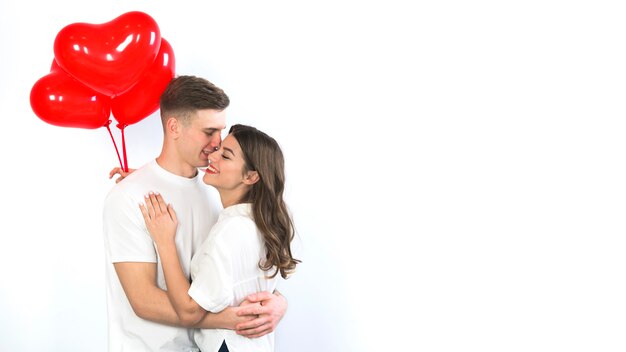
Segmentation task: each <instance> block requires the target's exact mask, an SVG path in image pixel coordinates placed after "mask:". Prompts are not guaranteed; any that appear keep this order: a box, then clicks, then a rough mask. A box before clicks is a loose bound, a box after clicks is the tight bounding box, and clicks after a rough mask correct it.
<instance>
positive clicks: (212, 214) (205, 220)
mask: <svg viewBox="0 0 626 352" xmlns="http://www.w3.org/2000/svg"><path fill="white" fill-rule="evenodd" d="M202 176H203V174H202V172H198V175H197V176H196V177H194V178H191V179H190V178H185V177H181V176H178V175H175V174H172V173H170V172H168V171H166V170H165V169H163V168H161V167H160V166H159V165H158V164H157V162H156V160H154V161H152V162H150V163H148V164H146V165H144V166H143V167H142V168H140V169H138V170H136V171H135V172H133V173H132V174H130V175H129V176H128V177H126V178H125V179H124V180H123V181H121V182H120V183H118V184H117V185H115V187H113V189H112V190H111V191H110V192H109V194H108V195H107V197H106V200H105V202H104V211H103V223H104V246H105V258H106V275H107V282H106V286H107V309H108V326H109V351H111V352H117V351H133V352H134V351H137V352H141V351H176V352H180V351H197V350H198V348H197V346H196V345H195V343H194V342H193V338H192V336H193V331H192V330H190V329H186V328H182V327H180V328H179V327H172V326H168V325H163V324H159V323H154V322H151V321H148V320H144V319H142V318H139V317H138V316H137V315H136V314H135V312H134V311H133V309H132V307H131V306H130V303H129V301H128V298H127V297H126V295H125V294H124V290H123V289H122V286H121V284H120V281H119V278H118V277H117V274H116V272H115V268H114V266H113V263H118V262H147V263H157V264H158V265H157V267H158V274H157V275H158V276H157V285H158V286H159V287H160V288H162V289H166V286H165V278H164V276H163V269H162V267H161V263H160V260H159V258H158V255H157V251H156V249H155V247H154V242H153V241H152V238H151V237H150V233H149V232H148V230H147V229H146V226H145V223H144V220H143V216H142V215H141V211H140V209H139V203H144V202H145V198H144V196H145V195H146V194H147V193H148V192H150V191H153V192H159V193H160V194H162V195H163V198H164V199H165V201H166V202H168V203H171V204H172V206H173V207H174V210H175V211H176V216H177V218H178V230H177V231H178V232H177V235H176V247H177V249H178V255H179V257H180V261H181V265H182V268H183V271H184V272H185V274H186V275H189V267H190V263H191V258H192V256H193V255H194V253H195V252H196V250H197V248H198V247H199V246H200V244H201V243H202V242H203V241H204V240H205V239H206V237H207V235H208V234H209V232H210V229H211V227H212V226H213V224H214V223H215V222H216V220H217V217H218V214H219V212H220V211H221V203H220V201H219V195H218V194H217V191H215V189H213V188H212V187H207V186H206V185H205V184H204V183H203V182H202Z"/></svg>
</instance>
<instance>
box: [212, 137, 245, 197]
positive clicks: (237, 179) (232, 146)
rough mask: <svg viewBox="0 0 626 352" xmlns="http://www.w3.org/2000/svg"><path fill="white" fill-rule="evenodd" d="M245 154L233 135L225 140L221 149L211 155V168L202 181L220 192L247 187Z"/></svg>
mask: <svg viewBox="0 0 626 352" xmlns="http://www.w3.org/2000/svg"><path fill="white" fill-rule="evenodd" d="M244 165H245V162H244V160H243V153H242V151H241V147H240V146H239V142H237V140H236V139H235V137H233V136H232V135H231V134H229V135H228V136H226V138H224V141H222V145H221V146H220V148H219V149H218V150H217V151H215V152H213V153H211V154H210V155H209V166H208V167H207V168H206V170H205V174H204V177H203V178H202V180H203V181H204V183H206V184H207V185H211V186H213V187H215V188H217V189H218V190H236V189H237V188H243V187H245V184H244V179H245V175H244Z"/></svg>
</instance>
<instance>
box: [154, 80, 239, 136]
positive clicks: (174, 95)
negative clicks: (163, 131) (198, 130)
mask: <svg viewBox="0 0 626 352" xmlns="http://www.w3.org/2000/svg"><path fill="white" fill-rule="evenodd" d="M229 104H230V99H229V98H228V95H226V93H224V91H223V90H222V89H221V88H219V87H217V86H215V85H214V84H213V83H211V82H209V81H207V80H206V79H204V78H201V77H196V76H178V77H176V78H174V79H172V80H171V81H170V82H169V84H168V85H167V88H165V91H164V92H163V94H161V100H160V108H161V121H162V122H163V125H165V122H166V121H167V119H168V118H170V117H176V118H178V119H180V120H181V121H182V122H183V123H185V124H187V123H189V122H190V121H191V119H192V117H193V116H194V113H195V112H196V111H198V110H205V109H213V110H217V111H222V110H224V109H226V108H227V107H228V105H229Z"/></svg>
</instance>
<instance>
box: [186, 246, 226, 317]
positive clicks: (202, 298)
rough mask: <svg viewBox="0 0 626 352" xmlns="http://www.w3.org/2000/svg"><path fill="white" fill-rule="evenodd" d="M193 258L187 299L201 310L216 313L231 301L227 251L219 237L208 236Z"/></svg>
mask: <svg viewBox="0 0 626 352" xmlns="http://www.w3.org/2000/svg"><path fill="white" fill-rule="evenodd" d="M196 256H199V257H198V258H194V260H193V265H192V271H193V270H194V269H196V270H195V275H193V282H192V283H191V287H190V288H189V292H188V293H189V296H190V297H191V298H193V300H194V301H196V302H197V303H198V304H199V305H200V306H201V307H202V308H204V310H206V311H208V312H212V313H218V312H221V311H222V310H224V308H226V307H228V306H229V305H230V303H231V302H232V301H233V277H232V275H233V274H232V272H233V270H232V258H231V251H230V248H229V246H228V245H227V243H225V241H223V240H221V239H220V238H219V237H210V238H209V239H208V240H207V242H206V243H203V246H202V251H200V252H198V253H197V254H196Z"/></svg>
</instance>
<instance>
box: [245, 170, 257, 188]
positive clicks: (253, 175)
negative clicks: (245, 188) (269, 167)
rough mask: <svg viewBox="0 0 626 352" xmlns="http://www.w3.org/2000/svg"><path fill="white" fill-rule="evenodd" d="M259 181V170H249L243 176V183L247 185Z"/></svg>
mask: <svg viewBox="0 0 626 352" xmlns="http://www.w3.org/2000/svg"><path fill="white" fill-rule="evenodd" d="M257 181H259V173H258V172H257V171H248V172H247V174H246V176H245V177H244V178H243V183H244V184H246V185H253V184H255V183H257Z"/></svg>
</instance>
